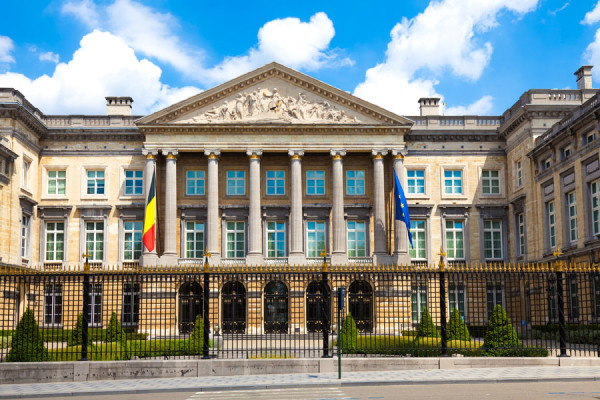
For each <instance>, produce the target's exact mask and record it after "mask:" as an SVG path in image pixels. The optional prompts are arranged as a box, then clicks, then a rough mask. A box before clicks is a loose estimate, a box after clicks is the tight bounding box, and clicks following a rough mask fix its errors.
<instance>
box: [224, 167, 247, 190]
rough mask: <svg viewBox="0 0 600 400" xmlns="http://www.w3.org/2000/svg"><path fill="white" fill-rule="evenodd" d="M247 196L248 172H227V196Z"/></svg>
mask: <svg viewBox="0 0 600 400" xmlns="http://www.w3.org/2000/svg"><path fill="white" fill-rule="evenodd" d="M245 194H246V171H227V195H228V196H244V195H245Z"/></svg>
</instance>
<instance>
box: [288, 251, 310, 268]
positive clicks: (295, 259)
mask: <svg viewBox="0 0 600 400" xmlns="http://www.w3.org/2000/svg"><path fill="white" fill-rule="evenodd" d="M288 264H289V265H305V264H306V256H304V253H290V255H289V256H288Z"/></svg>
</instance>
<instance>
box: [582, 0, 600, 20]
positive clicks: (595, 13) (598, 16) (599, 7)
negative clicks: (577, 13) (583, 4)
mask: <svg viewBox="0 0 600 400" xmlns="http://www.w3.org/2000/svg"><path fill="white" fill-rule="evenodd" d="M598 21H600V1H598V3H596V6H595V7H594V9H593V10H592V11H589V12H588V13H587V14H585V17H584V18H583V21H581V23H582V24H585V25H592V24H595V23H596V22H598Z"/></svg>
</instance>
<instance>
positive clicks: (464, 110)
mask: <svg viewBox="0 0 600 400" xmlns="http://www.w3.org/2000/svg"><path fill="white" fill-rule="evenodd" d="M493 100H494V98H493V97H492V96H483V97H482V98H480V99H479V100H477V101H476V102H474V103H472V104H469V105H468V106H455V107H448V108H446V112H445V114H446V115H485V114H487V113H489V112H490V111H491V110H492V108H493V107H494V101H493Z"/></svg>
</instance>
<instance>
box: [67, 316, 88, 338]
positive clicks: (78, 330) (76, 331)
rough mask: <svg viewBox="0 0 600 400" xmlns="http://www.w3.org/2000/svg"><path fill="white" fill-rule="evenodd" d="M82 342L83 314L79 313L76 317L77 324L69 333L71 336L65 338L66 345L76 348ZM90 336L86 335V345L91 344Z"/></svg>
mask: <svg viewBox="0 0 600 400" xmlns="http://www.w3.org/2000/svg"><path fill="white" fill-rule="evenodd" d="M82 342H83V313H79V315H78V316H77V323H76V324H75V328H73V330H72V331H71V335H70V336H69V337H68V338H67V344H68V345H69V346H77V345H80V344H81V343H82ZM91 342H92V340H91V335H89V334H88V343H91Z"/></svg>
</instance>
